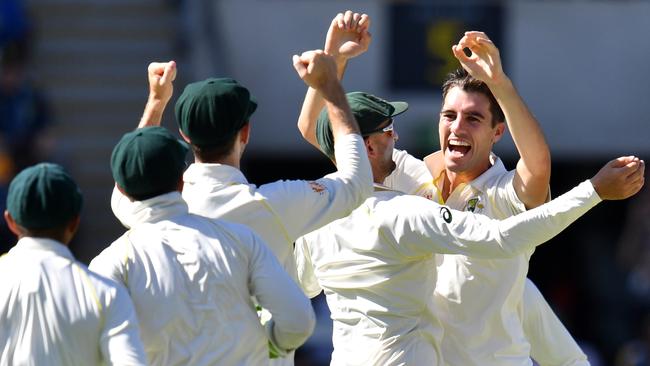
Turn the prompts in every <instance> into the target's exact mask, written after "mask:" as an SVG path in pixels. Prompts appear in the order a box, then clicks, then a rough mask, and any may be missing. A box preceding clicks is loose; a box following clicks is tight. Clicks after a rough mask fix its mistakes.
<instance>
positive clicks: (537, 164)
mask: <svg viewBox="0 0 650 366" xmlns="http://www.w3.org/2000/svg"><path fill="white" fill-rule="evenodd" d="M489 87H490V90H491V91H492V94H494V97H495V98H496V100H497V102H498V103H499V106H500V107H501V109H502V110H503V113H504V115H505V118H506V123H507V124H508V129H509V130H510V134H511V135H512V139H513V140H514V142H515V146H516V147H517V151H518V152H519V156H520V157H521V162H522V163H523V164H524V165H525V168H526V169H527V171H528V172H529V174H530V175H532V176H540V177H542V178H545V180H546V182H545V184H544V185H545V186H546V185H548V179H549V177H550V171H551V154H550V151H549V148H548V145H547V143H546V139H545V138H544V133H543V132H542V129H541V127H540V125H539V123H538V122H537V120H536V119H535V117H534V116H533V114H532V113H531V112H530V110H529V109H528V107H527V106H526V104H525V103H524V101H523V99H522V98H521V96H520V95H519V93H518V92H517V89H516V88H515V86H514V85H513V83H512V81H511V80H510V79H509V78H508V77H507V76H505V75H504V76H503V77H502V78H500V79H498V80H497V81H494V82H492V83H490V84H489Z"/></svg>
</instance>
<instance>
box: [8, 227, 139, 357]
mask: <svg viewBox="0 0 650 366" xmlns="http://www.w3.org/2000/svg"><path fill="white" fill-rule="evenodd" d="M0 274H1V275H0V277H1V278H0V365H52V366H56V365H61V366H73V365H79V366H88V365H101V364H108V365H146V363H147V360H146V357H145V353H144V349H143V347H142V342H141V341H140V337H139V332H138V324H137V320H136V317H135V311H134V308H133V303H132V302H131V299H130V298H129V295H128V294H127V292H126V291H125V290H124V288H123V287H122V286H120V285H118V284H116V283H114V282H113V281H110V280H107V279H106V278H102V277H100V276H98V275H96V274H95V273H92V272H90V271H89V270H88V268H86V266H85V265H83V264H81V263H79V262H77V261H76V260H75V259H74V257H73V256H72V253H71V252H70V250H69V249H68V248H67V247H66V246H65V245H63V244H61V243H59V242H57V241H55V240H51V239H46V238H33V237H24V238H22V239H20V240H19V241H18V243H17V244H16V246H15V247H13V248H12V249H11V250H10V251H9V253H7V254H6V255H4V256H2V257H0Z"/></svg>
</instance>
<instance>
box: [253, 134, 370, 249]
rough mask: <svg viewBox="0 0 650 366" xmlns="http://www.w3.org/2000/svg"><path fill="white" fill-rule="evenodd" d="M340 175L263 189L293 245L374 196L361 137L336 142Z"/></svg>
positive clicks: (262, 193)
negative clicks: (299, 238) (303, 236)
mask: <svg viewBox="0 0 650 366" xmlns="http://www.w3.org/2000/svg"><path fill="white" fill-rule="evenodd" d="M335 154H336V162H337V167H338V171H337V172H336V173H332V174H329V175H327V176H325V177H323V178H320V179H318V180H316V181H311V182H309V181H304V180H295V181H280V182H274V183H270V184H265V185H262V186H260V187H259V189H258V190H257V193H258V194H261V195H262V196H264V197H265V199H266V202H267V203H268V204H269V206H270V207H271V209H272V210H273V211H274V213H275V215H276V217H277V218H278V219H279V220H281V221H282V223H283V226H284V227H285V228H286V230H287V234H288V236H289V238H290V241H291V242H293V241H295V240H296V239H297V238H298V237H300V236H302V235H304V234H307V233H309V232H311V231H314V230H316V229H318V228H320V227H322V226H324V225H326V224H328V223H330V222H332V221H334V220H336V219H339V218H342V217H345V216H347V215H349V214H350V212H352V210H354V209H355V208H357V207H358V206H359V205H360V204H361V203H362V202H363V201H364V200H365V199H366V198H368V197H369V196H370V195H371V194H372V192H373V183H372V182H373V179H372V171H371V169H370V162H369V161H368V155H367V153H366V148H365V145H364V143H363V138H362V137H361V136H360V135H357V134H348V135H345V136H343V137H340V138H338V139H337V141H336V147H335Z"/></svg>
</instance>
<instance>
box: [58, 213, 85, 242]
mask: <svg viewBox="0 0 650 366" xmlns="http://www.w3.org/2000/svg"><path fill="white" fill-rule="evenodd" d="M80 222H81V216H80V215H77V216H75V217H73V218H72V219H70V221H69V222H68V223H67V224H66V225H65V233H63V238H62V239H63V244H65V245H68V244H70V242H71V241H72V238H74V236H75V234H76V233H77V230H79V223H80Z"/></svg>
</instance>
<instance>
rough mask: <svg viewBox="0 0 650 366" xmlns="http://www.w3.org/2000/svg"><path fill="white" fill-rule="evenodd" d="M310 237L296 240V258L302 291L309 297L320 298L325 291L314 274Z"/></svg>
mask: <svg viewBox="0 0 650 366" xmlns="http://www.w3.org/2000/svg"><path fill="white" fill-rule="evenodd" d="M310 237H311V236H310V235H307V236H301V237H300V238H298V240H296V247H295V257H296V267H297V270H298V281H299V282H300V287H302V290H303V291H304V292H305V294H306V295H307V296H308V297H310V298H314V297H316V296H318V294H320V293H321V291H322V290H323V289H322V288H321V287H320V284H319V283H318V278H316V275H315V273H314V265H313V264H312V261H311V254H310V251H309V244H308V243H309V238H310Z"/></svg>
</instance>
